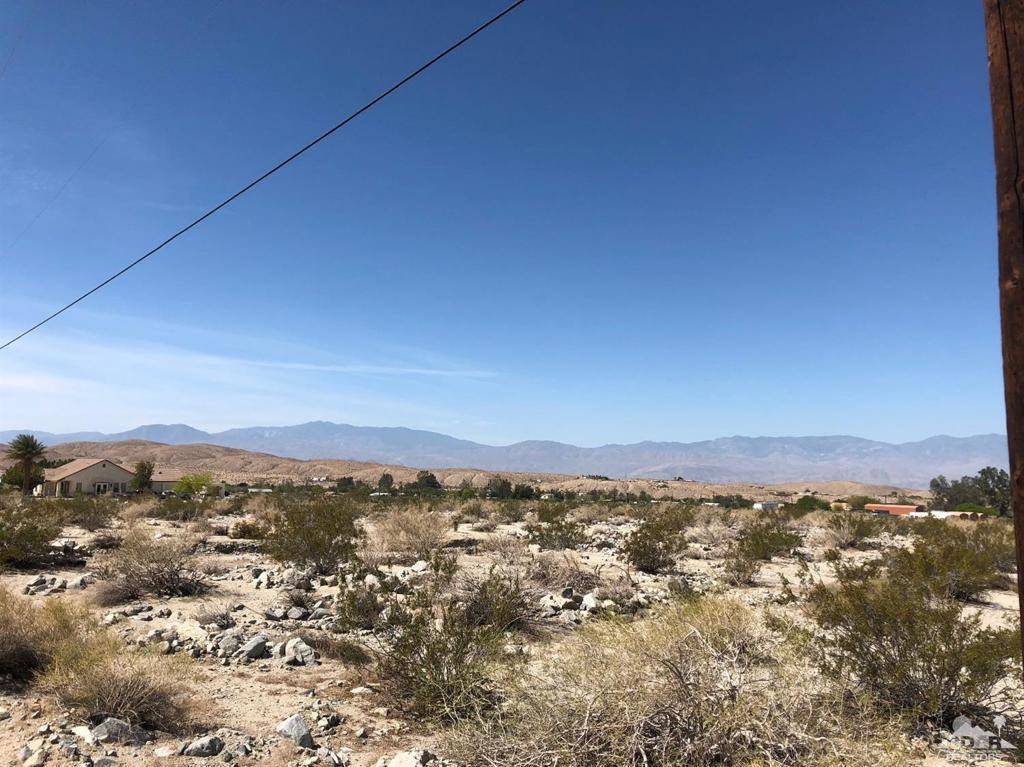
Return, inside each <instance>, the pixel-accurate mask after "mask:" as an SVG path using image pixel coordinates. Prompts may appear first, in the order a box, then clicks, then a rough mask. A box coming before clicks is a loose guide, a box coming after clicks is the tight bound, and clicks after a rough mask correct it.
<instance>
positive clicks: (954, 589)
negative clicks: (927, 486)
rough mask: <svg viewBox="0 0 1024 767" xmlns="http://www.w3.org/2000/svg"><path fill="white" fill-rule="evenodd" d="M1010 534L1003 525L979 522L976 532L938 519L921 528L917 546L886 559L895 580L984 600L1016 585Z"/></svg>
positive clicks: (957, 596)
mask: <svg viewBox="0 0 1024 767" xmlns="http://www.w3.org/2000/svg"><path fill="white" fill-rule="evenodd" d="M997 525H998V527H997ZM1009 532H1010V531H1009V528H1008V527H1007V526H1005V525H1002V524H1001V523H975V524H973V525H971V527H970V528H963V527H958V526H956V525H951V524H946V523H942V522H939V521H938V520H927V521H925V522H922V523H919V524H918V525H917V526H916V527H915V529H914V541H913V546H912V547H911V548H896V549H892V550H890V551H889V553H888V555H887V556H886V559H885V564H886V566H887V568H888V574H889V578H890V579H891V580H893V581H899V582H904V583H916V584H922V585H925V586H927V587H929V588H931V589H932V590H934V591H937V592H938V593H939V594H940V595H944V596H949V597H952V598H953V599H958V600H962V601H968V602H974V601H978V600H979V599H981V598H982V597H983V595H984V593H985V592H986V591H988V590H990V589H999V588H1007V587H1009V586H1010V580H1009V577H1008V576H1007V574H1006V573H1007V569H1008V568H1010V567H1012V560H1010V559H1009V557H1010V556H1012V554H1011V552H1012V545H1013V543H1012V539H1011V537H1010V534H1009Z"/></svg>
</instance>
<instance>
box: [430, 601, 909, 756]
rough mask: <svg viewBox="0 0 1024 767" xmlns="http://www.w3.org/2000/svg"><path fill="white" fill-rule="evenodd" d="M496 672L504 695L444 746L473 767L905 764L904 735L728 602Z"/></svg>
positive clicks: (690, 607)
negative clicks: (886, 728)
mask: <svg viewBox="0 0 1024 767" xmlns="http://www.w3.org/2000/svg"><path fill="white" fill-rule="evenodd" d="M516 671H517V673H515V674H507V675H504V676H502V677H499V680H500V684H499V686H498V688H497V690H496V692H497V694H499V695H501V696H502V699H503V703H502V705H501V706H500V707H498V708H497V709H496V710H495V711H494V712H493V713H492V714H491V716H488V717H485V718H483V719H480V720H474V721H471V722H467V723H466V724H465V725H464V726H461V727H459V728H457V729H456V730H454V731H453V732H452V733H450V735H449V736H448V737H447V739H446V743H445V747H446V750H447V751H448V752H449V753H451V755H452V756H453V757H455V758H456V759H458V760H459V761H460V762H461V763H464V764H466V765H469V766H470V767H481V766H483V765H488V766H490V767H497V766H498V765H510V764H514V765H526V766H528V767H533V766H534V765H536V766H537V767H541V765H555V764H557V765H559V767H641V766H642V765H662V766H665V767H670V766H671V767H675V766H677V765H678V766H679V767H682V766H683V765H687V766H689V765H695V766H696V767H711V766H712V765H714V766H715V767H732V766H736V767H740V766H741V765H743V766H748V765H755V764H756V765H792V766H793V767H798V766H799V767H805V766H806V765H839V764H845V765H851V764H852V765H863V766H864V767H867V766H868V765H872V766H873V767H875V766H877V765H893V766H895V765H897V764H903V763H904V761H902V760H903V759H904V758H905V756H906V752H907V750H908V747H907V746H906V744H905V743H904V742H903V741H902V740H901V738H900V737H899V736H898V735H895V736H894V735H893V734H892V733H890V732H886V733H885V735H884V741H883V740H882V738H881V737H880V736H878V735H877V732H878V726H879V720H878V718H877V717H873V716H870V715H869V714H868V712H866V711H864V710H861V709H860V708H859V707H857V706H856V705H855V701H854V700H852V699H850V698H849V697H848V696H844V695H843V691H842V690H841V689H839V688H838V687H833V686H830V685H823V684H821V683H820V677H819V676H818V675H817V673H816V672H815V669H814V668H813V666H812V664H811V663H810V662H809V661H808V660H807V659H806V658H805V657H803V656H802V655H800V654H799V652H798V651H797V649H796V647H795V644H793V643H786V642H784V641H782V639H781V638H780V637H779V636H777V635H775V634H774V633H772V632H771V631H769V630H767V629H766V628H765V627H764V626H763V625H762V624H761V622H760V620H759V618H758V616H757V614H756V613H754V612H753V611H752V610H750V609H749V608H747V607H746V606H744V605H742V604H740V603H737V602H732V601H729V600H710V599H696V600H690V601H687V602H685V603H682V602H680V603H675V604H673V605H672V606H670V607H667V608H665V609H664V610H662V611H661V612H659V613H658V614H656V615H654V616H652V617H650V618H648V619H646V620H643V621H637V622H627V621H623V620H618V619H610V620H604V621H596V622H593V623H590V624H588V625H587V626H585V627H584V628H583V629H582V630H581V631H580V632H578V633H577V634H576V635H575V636H573V637H572V638H570V639H568V640H567V641H565V642H564V643H562V644H561V645H560V646H558V647H555V648H551V649H550V650H549V651H548V652H545V653H544V654H543V655H539V656H537V658H536V659H535V660H534V661H533V662H532V663H531V665H530V666H529V667H528V668H527V669H525V670H523V671H520V670H518V669H517V670H516Z"/></svg>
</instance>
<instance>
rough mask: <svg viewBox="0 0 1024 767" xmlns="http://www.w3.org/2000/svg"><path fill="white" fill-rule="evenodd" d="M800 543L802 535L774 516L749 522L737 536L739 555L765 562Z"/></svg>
mask: <svg viewBox="0 0 1024 767" xmlns="http://www.w3.org/2000/svg"><path fill="white" fill-rule="evenodd" d="M805 497H806V496H805ZM800 543H801V539H800V535H799V534H797V533H795V532H793V531H792V530H790V529H789V528H788V527H787V526H786V524H785V522H783V521H782V520H781V519H780V518H778V517H774V516H772V517H768V518H766V519H760V520H756V521H753V522H748V523H747V524H745V525H743V527H741V528H740V531H739V534H738V535H737V536H736V550H737V553H738V554H739V556H741V557H743V558H746V559H752V560H761V561H763V562H771V561H772V559H773V558H774V557H776V556H778V555H779V554H785V553H788V552H790V551H792V550H793V549H795V548H796V547H797V546H799V545H800Z"/></svg>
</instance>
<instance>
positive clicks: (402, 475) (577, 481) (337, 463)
mask: <svg viewBox="0 0 1024 767" xmlns="http://www.w3.org/2000/svg"><path fill="white" fill-rule="evenodd" d="M47 455H48V457H50V458H86V457H88V458H106V459H108V460H112V461H117V462H118V463H121V464H125V465H127V466H131V465H132V464H133V463H135V462H136V461H142V460H146V461H153V462H154V463H156V464H157V465H158V466H161V467H165V468H174V469H180V470H181V471H185V472H198V471H206V472H210V473H212V474H213V475H214V476H215V477H216V478H217V479H219V480H223V481H226V482H231V483H236V482H249V483H252V482H256V481H260V480H266V481H269V482H283V481H287V480H291V481H294V482H303V481H306V480H308V479H310V478H312V477H329V478H331V479H332V480H333V479H337V478H339V477H354V478H355V479H358V480H362V481H364V482H368V483H371V484H372V483H376V481H377V479H378V478H379V477H380V475H381V474H382V473H383V472H385V471H387V472H389V473H390V474H391V475H393V476H394V478H395V481H396V482H398V483H402V482H410V481H412V480H413V479H415V477H416V473H417V471H419V469H416V468H409V467H407V466H392V465H387V464H380V463H366V462H361V461H342V460H334V459H323V460H298V459H295V458H282V457H280V456H276V455H270V454H269V453H255V452H251V451H248V450H241V449H238V448H231V447H220V446H217V445H203V444H196V445H164V444H161V443H159V442H147V441H144V440H125V441H121V442H65V443H63V444H59V445H54V446H53V447H51V448H49V450H48V451H47ZM8 463H9V462H8ZM431 471H433V473H434V474H435V475H436V476H437V478H438V480H440V481H441V482H442V483H443V484H444V485H445V486H446V487H458V486H459V485H461V484H462V483H463V482H465V481H467V480H468V481H469V482H470V483H472V484H473V485H474V486H475V487H482V486H484V485H485V484H486V483H487V481H488V480H489V479H490V478H491V477H494V476H498V475H499V474H500V476H503V477H507V478H508V479H509V480H510V481H512V482H522V483H526V484H530V485H534V486H535V487H539V488H541V489H543V490H554V489H559V490H572V491H575V492H581V493H582V492H587V491H589V490H610V489H612V488H615V489H617V490H620V491H628V492H633V493H639V492H641V491H645V492H647V493H649V494H650V495H652V496H654V497H663V496H671V497H673V498H700V497H710V496H711V495H714V494H716V493H719V494H723V495H724V494H730V493H739V494H741V495H744V496H746V497H748V498H752V499H754V500H761V501H763V500H773V499H784V498H786V497H791V496H799V495H803V494H805V493H811V492H815V493H818V494H819V495H821V496H823V497H824V498H828V499H834V498H839V497H843V496H848V495H853V494H863V495H872V496H877V497H885V496H894V495H895V494H897V493H898V492H901V489H900V488H897V487H894V486H891V485H866V484H861V483H857V482H807V483H804V482H800V483H787V484H780V485H767V484H749V483H728V484H711V483H705V482H684V481H664V480H650V479H630V480H625V479H621V480H620V479H613V480H600V479H588V478H585V477H578V476H570V475H566V474H549V473H537V472H493V471H482V470H479V469H471V468H465V469H431ZM905 492H907V493H908V494H911V495H919V496H922V497H923V496H926V495H927V493H926V492H924V491H920V490H908V491H905Z"/></svg>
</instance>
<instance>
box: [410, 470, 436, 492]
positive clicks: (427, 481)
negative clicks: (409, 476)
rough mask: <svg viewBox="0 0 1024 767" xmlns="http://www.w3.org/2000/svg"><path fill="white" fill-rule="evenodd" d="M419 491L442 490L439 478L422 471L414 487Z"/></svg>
mask: <svg viewBox="0 0 1024 767" xmlns="http://www.w3.org/2000/svg"><path fill="white" fill-rule="evenodd" d="M412 486H413V487H414V488H415V489H417V490H440V489H441V483H440V482H438V481H437V477H435V476H434V475H433V473H432V472H429V471H421V472H419V473H418V474H417V475H416V481H415V482H413V485H412Z"/></svg>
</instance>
